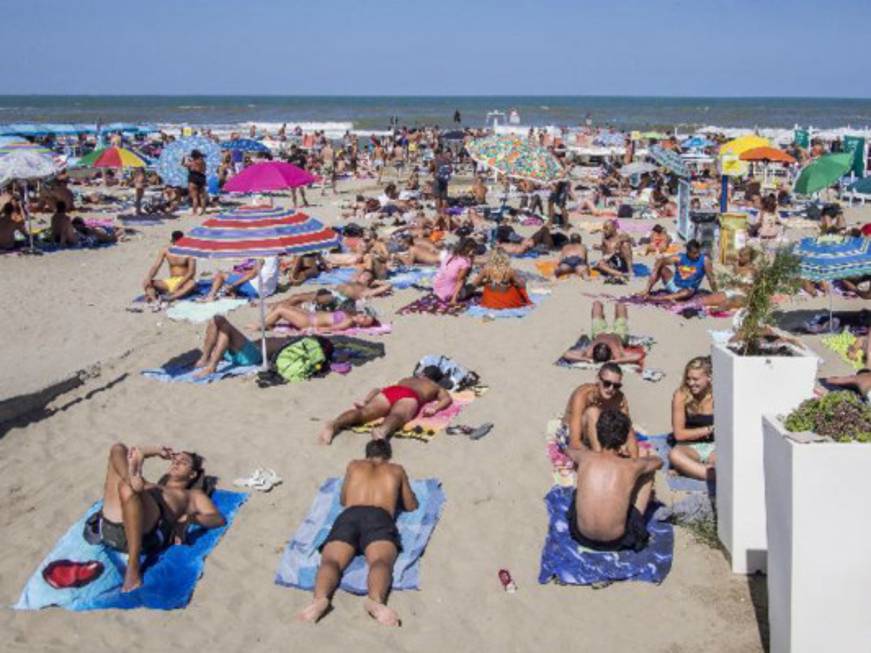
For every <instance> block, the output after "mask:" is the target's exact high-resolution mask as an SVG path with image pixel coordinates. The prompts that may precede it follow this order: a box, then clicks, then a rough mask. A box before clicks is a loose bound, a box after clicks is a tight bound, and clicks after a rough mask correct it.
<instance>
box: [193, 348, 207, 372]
mask: <svg viewBox="0 0 871 653" xmlns="http://www.w3.org/2000/svg"><path fill="white" fill-rule="evenodd" d="M208 362H209V357H208V356H206V354H205V352H203V355H202V356H200V358H198V359H197V362H196V363H194V367H195V368H197V369H200V368H201V367H203V366H204V365H205V364H206V363H208Z"/></svg>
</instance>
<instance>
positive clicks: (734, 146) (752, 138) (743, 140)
mask: <svg viewBox="0 0 871 653" xmlns="http://www.w3.org/2000/svg"><path fill="white" fill-rule="evenodd" d="M770 145H771V143H770V142H769V141H768V139H767V138H762V137H761V136H756V135H755V134H747V135H746V136H739V137H738V138H736V139H734V140H731V141H729V142H728V143H725V144H724V145H723V146H722V147H720V156H722V155H724V154H734V155H735V156H741V155H742V154H743V153H744V152H746V151H747V150H752V149H753V148H755V147H768V146H770Z"/></svg>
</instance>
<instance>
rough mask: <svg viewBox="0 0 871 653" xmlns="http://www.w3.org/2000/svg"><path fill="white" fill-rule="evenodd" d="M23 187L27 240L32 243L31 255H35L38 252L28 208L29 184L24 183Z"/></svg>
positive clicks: (22, 195) (22, 183) (23, 208)
mask: <svg viewBox="0 0 871 653" xmlns="http://www.w3.org/2000/svg"><path fill="white" fill-rule="evenodd" d="M21 186H22V193H21V208H22V210H23V211H24V217H25V219H26V220H27V238H28V240H29V241H30V253H31V254H35V253H36V250H35V249H34V247H33V229H32V228H31V225H30V209H28V208H27V182H26V181H22V182H21Z"/></svg>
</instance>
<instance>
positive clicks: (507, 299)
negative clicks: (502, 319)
mask: <svg viewBox="0 0 871 653" xmlns="http://www.w3.org/2000/svg"><path fill="white" fill-rule="evenodd" d="M531 303H532V302H531V301H529V295H527V294H526V290H524V289H523V288H518V287H517V286H508V288H506V289H505V290H494V289H492V288H491V287H490V286H484V293H483V295H482V296H481V306H483V307H485V308H492V309H494V310H502V309H506V308H522V307H523V306H529V305H530V304H531Z"/></svg>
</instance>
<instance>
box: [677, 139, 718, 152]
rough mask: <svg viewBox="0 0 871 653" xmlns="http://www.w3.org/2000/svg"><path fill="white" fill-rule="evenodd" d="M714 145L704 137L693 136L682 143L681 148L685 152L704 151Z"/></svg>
mask: <svg viewBox="0 0 871 653" xmlns="http://www.w3.org/2000/svg"><path fill="white" fill-rule="evenodd" d="M714 144H715V143H714V142H713V141H709V140H708V139H707V138H705V137H704V136H691V137H690V138H688V139H686V140H685V141H684V142H683V143H681V144H680V146H681V147H682V148H683V149H685V150H702V149H704V148H706V147H711V146H713V145H714Z"/></svg>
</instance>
